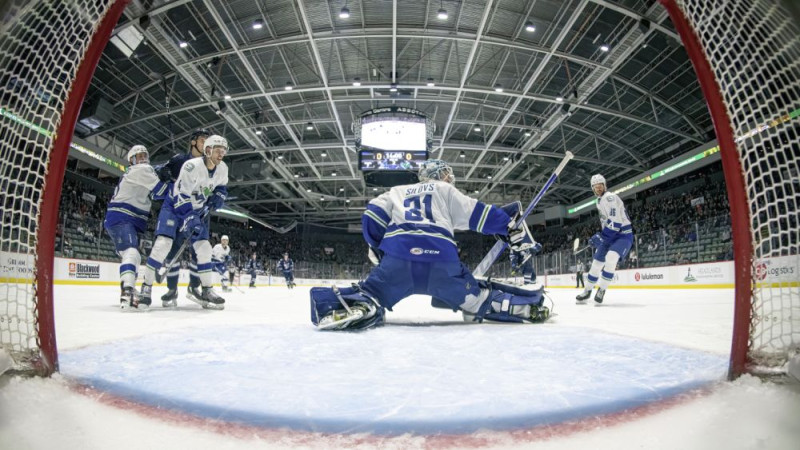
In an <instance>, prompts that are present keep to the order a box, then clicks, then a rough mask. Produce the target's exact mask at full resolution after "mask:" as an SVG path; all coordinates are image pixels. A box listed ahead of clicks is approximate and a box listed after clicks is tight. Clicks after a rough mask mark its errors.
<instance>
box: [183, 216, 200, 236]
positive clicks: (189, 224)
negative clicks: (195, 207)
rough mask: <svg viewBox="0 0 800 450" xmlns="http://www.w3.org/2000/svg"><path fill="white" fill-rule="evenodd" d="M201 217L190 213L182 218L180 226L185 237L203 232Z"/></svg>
mask: <svg viewBox="0 0 800 450" xmlns="http://www.w3.org/2000/svg"><path fill="white" fill-rule="evenodd" d="M203 227H205V224H204V223H203V219H201V218H200V216H198V215H197V214H190V215H188V216H187V217H186V219H184V220H183V227H182V228H181V229H182V230H183V232H184V233H186V236H187V237H194V236H199V235H200V234H201V233H203Z"/></svg>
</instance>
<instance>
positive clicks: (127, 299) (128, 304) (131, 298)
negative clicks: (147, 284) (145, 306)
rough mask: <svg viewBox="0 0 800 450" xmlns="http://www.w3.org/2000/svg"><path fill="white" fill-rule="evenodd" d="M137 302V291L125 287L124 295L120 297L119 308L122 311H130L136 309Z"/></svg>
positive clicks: (123, 289)
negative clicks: (129, 309)
mask: <svg viewBox="0 0 800 450" xmlns="http://www.w3.org/2000/svg"><path fill="white" fill-rule="evenodd" d="M136 302H137V299H136V289H134V288H133V287H130V286H128V287H123V288H122V294H120V296H119V307H120V309H128V308H132V307H133V308H135V306H133V305H135V304H136Z"/></svg>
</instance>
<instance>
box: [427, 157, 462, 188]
mask: <svg viewBox="0 0 800 450" xmlns="http://www.w3.org/2000/svg"><path fill="white" fill-rule="evenodd" d="M418 175H419V181H423V182H424V181H430V180H441V181H446V182H448V183H450V184H456V177H455V175H453V168H452V167H450V164H447V163H446V162H444V161H442V160H441V159H429V160H427V161H425V162H423V163H422V165H421V166H420V168H419V174H418Z"/></svg>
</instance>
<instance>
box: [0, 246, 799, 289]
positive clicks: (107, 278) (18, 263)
mask: <svg viewBox="0 0 800 450" xmlns="http://www.w3.org/2000/svg"><path fill="white" fill-rule="evenodd" d="M53 264H54V266H53V270H54V276H53V280H54V284H67V285H69V284H74V285H109V286H110V285H117V284H119V264H118V263H111V262H102V261H91V260H85V259H76V258H54V263H53ZM755 267H756V270H755V273H756V278H757V280H756V284H757V285H758V286H759V287H799V286H800V255H795V256H784V257H775V258H768V259H763V260H760V261H758V262H756V264H755ZM33 268H34V257H33V255H28V254H20V253H9V252H0V282H2V283H30V282H31V280H32V277H33ZM142 273H143V270H140V271H139V274H140V276H141V274H142ZM214 276H215V278H216V279H215V282H217V283H218V282H219V275H218V274H216V273H214ZM585 276H586V273H584V277H585ZM352 281H356V280H331V279H308V278H296V279H295V283H297V284H298V285H307V286H320V285H328V284H334V283H337V284H342V283H349V282H352ZM539 281H540V282H542V283H544V284H545V286H547V287H549V288H575V284H576V283H575V281H576V274H574V273H569V274H547V275H542V274H541V273H540V275H539ZM188 282H189V273H188V271H187V270H181V273H180V281H179V283H181V284H188ZM249 283H250V275H247V274H241V275H240V276H239V277H238V278H237V279H235V280H234V283H233V284H234V285H240V286H247V285H249ZM733 283H734V263H733V261H723V262H713V263H705V264H685V265H678V266H667V267H647V268H640V269H627V270H618V271H617V272H616V273H615V274H614V282H613V285H614V287H615V288H628V289H648V288H655V289H727V288H733ZM284 284H285V282H284V279H283V277H282V276H280V275H279V276H274V275H259V276H258V278H257V280H256V286H271V285H278V286H283V285H284Z"/></svg>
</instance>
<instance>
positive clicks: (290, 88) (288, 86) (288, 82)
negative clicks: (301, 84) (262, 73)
mask: <svg viewBox="0 0 800 450" xmlns="http://www.w3.org/2000/svg"><path fill="white" fill-rule="evenodd" d="M284 89H285V90H287V91H291V90H292V89H294V85H293V84H292V82H291V81H287V82H286V86H284Z"/></svg>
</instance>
